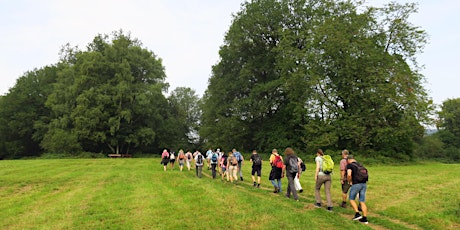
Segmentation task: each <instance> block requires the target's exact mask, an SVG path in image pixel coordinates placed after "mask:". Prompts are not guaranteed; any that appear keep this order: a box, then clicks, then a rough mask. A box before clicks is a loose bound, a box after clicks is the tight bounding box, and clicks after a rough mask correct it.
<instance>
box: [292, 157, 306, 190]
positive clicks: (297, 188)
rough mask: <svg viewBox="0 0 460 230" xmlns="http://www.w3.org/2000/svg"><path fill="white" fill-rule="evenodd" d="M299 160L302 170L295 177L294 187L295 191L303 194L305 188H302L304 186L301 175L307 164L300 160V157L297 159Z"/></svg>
mask: <svg viewBox="0 0 460 230" xmlns="http://www.w3.org/2000/svg"><path fill="white" fill-rule="evenodd" d="M297 160H298V161H299V164H300V170H299V172H298V173H297V175H296V176H295V177H294V186H295V190H296V191H298V192H299V193H302V192H303V188H302V185H301V184H300V175H301V174H302V172H304V171H305V170H306V169H307V168H306V166H305V163H304V162H303V160H302V159H300V157H297Z"/></svg>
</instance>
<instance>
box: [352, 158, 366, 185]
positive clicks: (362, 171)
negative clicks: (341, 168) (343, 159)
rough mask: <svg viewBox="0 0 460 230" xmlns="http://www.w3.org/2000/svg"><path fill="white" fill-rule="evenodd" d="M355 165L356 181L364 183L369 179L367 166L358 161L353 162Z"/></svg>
mask: <svg viewBox="0 0 460 230" xmlns="http://www.w3.org/2000/svg"><path fill="white" fill-rule="evenodd" d="M353 163H354V164H353V165H354V166H355V167H356V172H355V175H354V178H355V180H356V182H358V183H366V182H367V181H368V180H369V174H368V171H367V168H366V167H364V166H363V165H362V164H359V163H358V162H353Z"/></svg>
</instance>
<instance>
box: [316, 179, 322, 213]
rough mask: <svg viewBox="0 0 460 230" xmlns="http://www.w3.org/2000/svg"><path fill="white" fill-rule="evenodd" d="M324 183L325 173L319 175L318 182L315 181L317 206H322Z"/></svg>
mask: <svg viewBox="0 0 460 230" xmlns="http://www.w3.org/2000/svg"><path fill="white" fill-rule="evenodd" d="M323 183H324V176H323V175H319V176H318V179H317V180H316V183H315V201H316V205H317V206H320V207H321V193H320V191H321V186H322V185H323Z"/></svg>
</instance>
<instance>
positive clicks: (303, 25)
mask: <svg viewBox="0 0 460 230" xmlns="http://www.w3.org/2000/svg"><path fill="white" fill-rule="evenodd" d="M358 9H359V10H358ZM414 12H416V8H415V5H414V4H405V5H399V4H396V3H390V4H389V5H387V6H386V7H383V8H374V7H369V8H366V7H364V6H363V5H362V2H361V1H332V0H317V1H294V0H284V1H276V0H265V1H263V0H260V1H252V2H250V3H246V4H244V5H243V6H242V9H241V11H240V12H239V13H238V14H237V15H235V17H234V20H233V23H232V25H231V27H230V29H229V31H228V32H227V34H226V37H225V41H224V45H223V46H222V47H221V49H220V52H219V54H220V57H221V60H220V62H219V63H218V64H216V65H215V66H213V74H212V76H211V78H210V80H209V86H208V89H207V91H206V93H205V96H204V107H203V127H202V129H201V130H202V132H201V133H200V134H201V135H202V136H203V137H204V138H206V140H208V141H209V143H212V144H213V145H216V144H219V143H224V144H225V145H235V143H239V144H240V145H241V146H237V147H240V148H244V149H245V150H250V149H251V148H257V149H263V150H265V151H266V150H268V149H271V148H273V147H285V146H293V147H296V148H300V149H301V150H307V151H312V150H314V149H316V148H319V147H321V148H326V149H327V148H331V149H337V148H351V149H354V150H357V151H361V152H366V153H369V152H373V151H377V152H380V153H381V154H384V155H386V156H390V157H403V158H407V157H410V156H411V154H412V151H413V148H414V142H415V141H416V140H417V139H419V138H421V136H422V135H423V127H422V126H421V123H423V122H426V121H427V120H428V114H429V111H430V109H431V107H430V105H431V101H430V100H429V98H428V97H427V94H426V92H425V89H424V88H423V86H422V82H423V76H422V75H421V74H420V73H419V67H418V64H417V62H416V59H415V54H416V53H417V52H419V51H420V50H421V49H422V48H423V45H424V44H425V42H426V34H425V32H424V31H422V30H421V29H420V28H418V27H415V26H413V25H411V24H410V23H409V21H408V17H409V15H410V14H412V13H414ZM217 133H219V134H217ZM220 135H222V136H224V137H229V136H230V137H232V139H231V140H229V139H228V138H227V139H226V140H225V139H224V138H222V137H220ZM401 153H403V154H401Z"/></svg>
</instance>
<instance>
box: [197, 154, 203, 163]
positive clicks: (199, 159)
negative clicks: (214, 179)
mask: <svg viewBox="0 0 460 230" xmlns="http://www.w3.org/2000/svg"><path fill="white" fill-rule="evenodd" d="M196 163H197V164H199V165H202V164H203V155H201V154H200V155H198V157H197V160H196Z"/></svg>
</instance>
